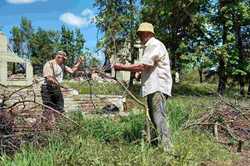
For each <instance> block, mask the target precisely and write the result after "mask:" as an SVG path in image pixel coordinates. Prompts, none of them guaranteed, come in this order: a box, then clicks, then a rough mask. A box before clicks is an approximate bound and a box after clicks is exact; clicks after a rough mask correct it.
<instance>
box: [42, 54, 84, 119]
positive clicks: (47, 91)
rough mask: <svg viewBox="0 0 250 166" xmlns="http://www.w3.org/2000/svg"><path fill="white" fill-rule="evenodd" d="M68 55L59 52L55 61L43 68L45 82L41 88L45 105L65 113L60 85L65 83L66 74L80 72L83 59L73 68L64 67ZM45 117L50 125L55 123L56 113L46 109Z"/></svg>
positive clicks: (49, 62)
mask: <svg viewBox="0 0 250 166" xmlns="http://www.w3.org/2000/svg"><path fill="white" fill-rule="evenodd" d="M66 59H67V55H66V53H65V52H64V51H58V52H57V53H56V56H55V58H54V59H52V60H50V61H48V62H47V63H46V64H45V65H44V67H43V77H44V78H45V81H44V83H43V85H42V87H41V95H42V100H43V104H44V105H46V106H49V107H51V108H53V109H55V110H57V111H59V112H64V99H63V95H62V92H61V86H60V84H61V83H62V81H63V74H64V72H67V73H71V74H73V73H74V72H76V71H78V69H79V66H80V65H81V64H82V62H83V59H81V58H79V60H78V61H77V63H76V64H75V65H74V66H73V67H72V68H70V67H68V66H64V63H65V60H66ZM44 116H45V117H46V118H47V121H48V122H49V123H53V121H54V120H55V119H54V112H53V111H51V110H49V109H45V111H44Z"/></svg>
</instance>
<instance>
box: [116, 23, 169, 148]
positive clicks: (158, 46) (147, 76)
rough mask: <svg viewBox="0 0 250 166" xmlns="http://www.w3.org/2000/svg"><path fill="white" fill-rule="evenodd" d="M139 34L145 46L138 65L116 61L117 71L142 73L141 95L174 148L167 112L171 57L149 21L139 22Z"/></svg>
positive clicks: (166, 141)
mask: <svg viewBox="0 0 250 166" xmlns="http://www.w3.org/2000/svg"><path fill="white" fill-rule="evenodd" d="M137 34H138V36H139V38H140V40H141V42H142V44H143V45H144V51H143V56H142V59H141V60H140V63H138V64H130V65H124V64H114V65H113V67H114V69H115V70H118V71H119V70H123V71H131V72H137V73H138V72H139V73H141V85H142V89H141V92H142V96H143V97H147V105H148V111H149V115H150V119H151V121H152V123H153V125H154V126H155V128H156V129H157V131H158V133H159V136H160V141H161V143H162V144H163V146H164V149H165V150H169V149H170V148H171V139H170V136H171V134H170V127H169V122H168V117H167V114H166V111H165V108H166V107H165V105H166V100H167V98H168V97H169V96H171V89H172V77H171V72H170V60H169V56H168V52H167V49H166V47H165V46H164V44H163V43H162V42H161V41H159V40H158V39H156V38H155V37H154V36H155V33H154V27H153V25H152V24H150V23H147V22H145V23H142V24H140V26H139V28H138V31H137Z"/></svg>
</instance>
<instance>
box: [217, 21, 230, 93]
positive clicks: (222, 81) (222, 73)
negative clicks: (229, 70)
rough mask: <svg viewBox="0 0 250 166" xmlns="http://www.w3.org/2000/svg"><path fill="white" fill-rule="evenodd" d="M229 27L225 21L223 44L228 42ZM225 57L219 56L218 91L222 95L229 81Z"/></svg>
mask: <svg viewBox="0 0 250 166" xmlns="http://www.w3.org/2000/svg"><path fill="white" fill-rule="evenodd" d="M227 30H228V29H227V27H226V25H225V23H224V25H223V34H222V40H223V44H225V43H226V37H227ZM225 64H226V63H225V59H224V58H223V57H221V56H220V57H219V68H218V75H219V82H218V89H217V92H218V93H219V94H220V95H224V92H225V90H226V83H227V76H226V66H225Z"/></svg>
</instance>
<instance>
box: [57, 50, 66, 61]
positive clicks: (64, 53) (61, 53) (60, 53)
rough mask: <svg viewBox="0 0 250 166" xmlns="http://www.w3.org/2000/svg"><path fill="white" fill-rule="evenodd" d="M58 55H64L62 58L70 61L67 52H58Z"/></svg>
mask: <svg viewBox="0 0 250 166" xmlns="http://www.w3.org/2000/svg"><path fill="white" fill-rule="evenodd" d="M56 55H62V56H63V57H64V59H65V60H66V59H68V57H67V54H66V52H64V51H57V52H56Z"/></svg>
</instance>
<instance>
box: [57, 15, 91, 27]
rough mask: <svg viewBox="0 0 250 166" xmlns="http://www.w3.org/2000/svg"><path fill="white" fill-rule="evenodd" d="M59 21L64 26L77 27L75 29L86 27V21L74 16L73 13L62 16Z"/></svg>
mask: <svg viewBox="0 0 250 166" xmlns="http://www.w3.org/2000/svg"><path fill="white" fill-rule="evenodd" d="M59 19H60V20H61V21H62V22H64V23H66V24H69V25H73V26H77V27H82V26H86V25H88V20H86V19H85V18H82V17H79V16H76V15H74V14H73V13H69V12H67V13H64V14H62V15H61V16H60V18H59Z"/></svg>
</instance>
